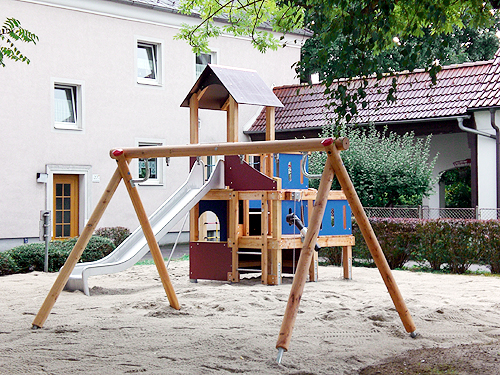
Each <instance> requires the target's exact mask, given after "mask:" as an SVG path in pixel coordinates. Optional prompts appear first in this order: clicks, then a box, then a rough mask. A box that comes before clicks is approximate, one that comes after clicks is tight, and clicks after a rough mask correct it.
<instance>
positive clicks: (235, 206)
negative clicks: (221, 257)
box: [227, 191, 240, 283]
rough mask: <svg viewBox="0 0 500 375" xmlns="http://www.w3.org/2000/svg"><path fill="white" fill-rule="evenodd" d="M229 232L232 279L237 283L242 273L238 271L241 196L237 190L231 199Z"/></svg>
mask: <svg viewBox="0 0 500 375" xmlns="http://www.w3.org/2000/svg"><path fill="white" fill-rule="evenodd" d="M227 216H228V220H229V234H228V237H229V238H228V243H229V246H231V256H232V262H231V263H232V266H231V280H230V281H232V282H235V283H237V282H238V281H240V273H239V271H238V268H239V267H238V264H239V259H238V247H239V244H238V243H239V232H238V219H239V216H240V215H239V196H238V192H237V191H233V192H232V194H231V200H230V201H229V213H228V215H227Z"/></svg>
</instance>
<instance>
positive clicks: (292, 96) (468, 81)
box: [248, 50, 500, 132]
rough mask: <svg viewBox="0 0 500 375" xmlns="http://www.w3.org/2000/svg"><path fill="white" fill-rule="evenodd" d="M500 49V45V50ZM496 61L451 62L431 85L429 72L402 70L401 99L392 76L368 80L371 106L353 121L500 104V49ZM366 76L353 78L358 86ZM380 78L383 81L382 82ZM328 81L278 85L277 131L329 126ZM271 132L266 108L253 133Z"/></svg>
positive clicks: (428, 114)
mask: <svg viewBox="0 0 500 375" xmlns="http://www.w3.org/2000/svg"><path fill="white" fill-rule="evenodd" d="M499 52H500V50H499ZM499 52H497V54H496V56H495V58H494V60H490V61H482V62H475V63H464V64H459V65H450V66H445V67H443V69H442V70H441V71H440V72H439V73H438V75H437V83H436V85H432V84H431V80H430V77H429V74H428V73H426V72H424V71H416V72H413V73H400V74H399V76H398V78H397V85H398V88H397V101H396V102H391V103H387V102H386V97H387V92H388V90H389V88H390V87H391V83H392V78H391V77H387V78H383V79H382V80H381V81H378V82H377V80H376V79H375V78H370V79H368V89H367V90H366V93H367V102H368V106H367V107H366V108H361V106H359V107H360V108H358V117H357V118H356V119H354V120H353V121H351V122H352V123H361V124H363V123H369V122H373V123H387V122H394V121H398V122H405V121H414V120H419V119H432V118H445V117H451V116H459V115H464V114H465V113H466V112H467V111H468V110H470V109H478V108H482V107H490V106H496V105H500V53H499ZM361 82H362V81H361V80H353V81H352V82H351V84H350V86H349V87H350V90H356V89H357V88H358V87H359V86H360V85H361ZM377 83H378V85H377ZM324 88H325V87H324V86H323V85H321V84H316V85H312V86H309V85H293V86H281V87H275V88H274V89H273V90H274V93H275V94H276V96H277V97H278V98H279V99H280V100H281V102H282V103H283V104H284V108H276V130H278V131H287V130H297V129H304V128H313V127H321V126H323V125H324V124H325V123H326V121H327V118H328V117H329V118H332V117H333V109H328V108H327V107H326V104H327V103H328V100H327V98H326V97H325V95H324ZM262 131H265V111H263V112H262V113H261V114H260V115H259V117H258V118H257V120H256V121H255V123H254V124H253V125H252V126H251V128H250V129H249V130H248V132H262Z"/></svg>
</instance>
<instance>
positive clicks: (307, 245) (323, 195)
mask: <svg viewBox="0 0 500 375" xmlns="http://www.w3.org/2000/svg"><path fill="white" fill-rule="evenodd" d="M332 180H333V168H332V166H331V164H330V163H327V165H325V169H324V170H323V175H322V177H321V181H320V183H319V189H318V197H317V199H316V202H315V204H314V209H313V214H312V217H311V218H310V220H309V228H308V229H307V233H306V236H305V239H304V244H303V246H302V249H301V251H300V257H299V261H298V263H297V269H296V272H295V276H294V278H293V283H292V288H291V290H290V296H289V297H288V303H287V306H286V310H285V315H284V317H283V322H282V324H281V329H280V333H279V336H278V341H277V342H276V348H278V349H282V350H285V351H287V350H288V347H289V345H290V340H291V339H292V331H293V327H294V325H295V319H296V318H297V313H298V311H299V304H300V300H301V298H302V293H303V291H304V286H305V283H306V280H307V275H308V273H309V266H310V264H311V259H312V257H313V253H314V251H315V250H314V245H315V243H316V239H317V237H318V233H319V228H320V226H321V221H322V219H323V214H324V213H325V207H326V203H327V201H328V191H329V190H330V187H331V186H332Z"/></svg>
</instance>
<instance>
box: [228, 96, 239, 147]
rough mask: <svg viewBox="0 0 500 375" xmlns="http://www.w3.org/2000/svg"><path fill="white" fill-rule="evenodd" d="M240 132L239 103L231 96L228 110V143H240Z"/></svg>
mask: <svg viewBox="0 0 500 375" xmlns="http://www.w3.org/2000/svg"><path fill="white" fill-rule="evenodd" d="M238 131H239V125H238V103H236V101H235V100H234V98H233V97H232V96H231V95H230V96H229V107H228V109H227V141H228V142H238Z"/></svg>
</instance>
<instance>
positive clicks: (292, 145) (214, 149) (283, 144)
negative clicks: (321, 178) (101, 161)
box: [110, 138, 349, 159]
mask: <svg viewBox="0 0 500 375" xmlns="http://www.w3.org/2000/svg"><path fill="white" fill-rule="evenodd" d="M321 142H322V139H319V138H309V139H290V140H285V141H261V142H237V143H236V142H235V143H214V144H191V145H185V146H145V147H130V148H128V147H127V148H121V149H113V150H111V151H110V156H111V158H113V159H116V157H115V156H114V154H113V153H114V151H117V152H123V153H124V155H125V157H126V158H127V159H136V158H142V159H144V158H162V157H183V156H204V155H206V156H208V155H244V154H266V153H267V154H269V153H280V152H292V151H323V150H324V147H323V146H322V144H321ZM334 142H335V144H336V146H337V149H339V150H346V149H347V148H348V147H349V141H348V140H347V138H337V139H335V140H334Z"/></svg>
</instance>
